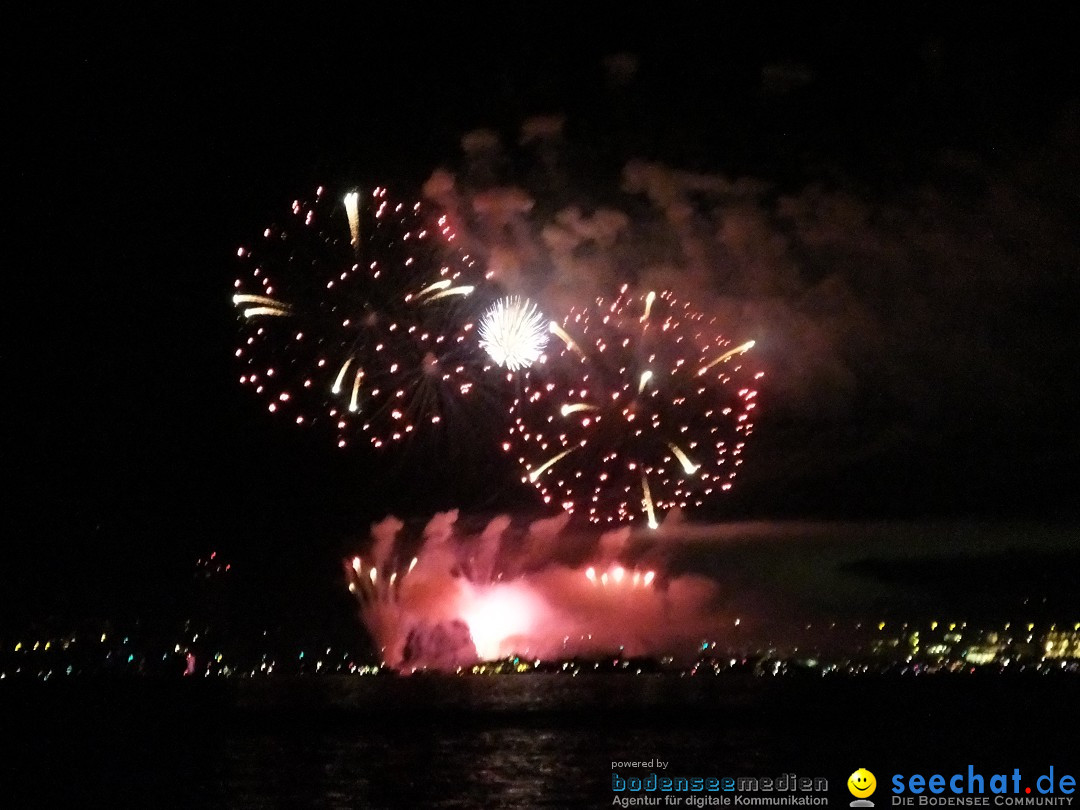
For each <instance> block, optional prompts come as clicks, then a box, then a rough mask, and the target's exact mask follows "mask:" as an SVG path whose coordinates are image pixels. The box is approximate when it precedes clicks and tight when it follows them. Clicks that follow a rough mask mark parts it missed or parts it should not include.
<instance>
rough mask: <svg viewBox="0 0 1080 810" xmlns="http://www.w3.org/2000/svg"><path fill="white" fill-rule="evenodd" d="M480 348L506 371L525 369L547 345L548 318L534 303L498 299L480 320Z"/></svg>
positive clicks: (516, 299)
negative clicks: (546, 318)
mask: <svg viewBox="0 0 1080 810" xmlns="http://www.w3.org/2000/svg"><path fill="white" fill-rule="evenodd" d="M479 333H480V347H481V348H482V349H484V351H486V352H487V353H488V355H489V356H490V357H491V359H492V360H494V361H495V362H496V363H497V364H498V365H500V366H505V367H506V368H507V369H508V370H509V371H517V370H518V369H522V368H528V367H529V366H531V365H532V364H533V363H535V362H536V361H537V360H538V359H539V358H540V355H541V354H542V353H543V351H544V347H545V346H547V341H548V321H547V320H545V318H544V316H543V314H542V313H541V312H540V310H539V309H538V308H537V307H536V305H535V304H532V303H530V302H529V300H528V299H524V300H522V299H521V298H519V297H517V296H511V297H509V298H500V299H499V300H498V301H496V302H495V303H494V304H492V305H491V307H490V308H489V309H488V311H487V312H486V313H484V317H483V318H482V319H481V320H480V327H479Z"/></svg>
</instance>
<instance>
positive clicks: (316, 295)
mask: <svg viewBox="0 0 1080 810" xmlns="http://www.w3.org/2000/svg"><path fill="white" fill-rule="evenodd" d="M455 239H456V236H455V233H454V231H453V229H452V228H451V227H450V225H449V224H448V222H447V218H446V216H445V215H440V214H439V213H438V212H436V211H432V210H430V209H429V208H428V207H427V206H426V205H425V204H423V203H420V202H416V203H410V204H406V203H402V202H395V201H393V200H391V199H390V198H389V196H388V193H387V190H386V189H384V188H376V189H374V191H372V192H371V193H370V194H368V195H366V196H365V195H360V194H358V193H356V192H351V193H349V194H344V195H340V194H334V193H327V191H326V190H325V189H323V188H319V189H318V191H317V192H316V194H315V196H314V198H313V199H312V200H310V201H302V200H297V201H295V202H293V204H292V207H291V211H290V214H289V216H288V217H287V218H286V220H285V222H284V223H283V224H275V225H272V226H270V227H268V228H266V230H265V231H264V232H263V234H262V238H261V239H259V240H257V241H256V242H255V243H254V244H252V245H251V246H250V247H241V248H240V249H239V250H238V256H239V259H240V262H241V264H242V265H243V268H244V271H245V272H243V273H242V274H241V275H240V277H239V278H237V280H236V282H235V284H234V287H235V289H234V296H233V303H234V304H235V306H236V307H237V311H238V314H239V316H240V319H241V322H242V324H243V334H242V342H241V345H240V346H239V347H238V348H237V350H236V356H237V358H239V360H240V361H241V363H242V364H243V371H242V372H241V375H240V382H241V383H242V384H244V385H247V386H251V387H253V388H254V389H255V390H256V391H257V392H258V393H259V394H261V395H263V396H265V397H267V399H268V400H269V401H268V405H267V407H268V409H269V410H270V411H271V412H274V413H282V414H286V415H287V417H288V418H289V419H290V420H291V421H295V422H296V423H297V424H313V423H318V422H322V423H324V424H328V425H330V426H331V428H332V430H333V432H334V433H335V434H336V437H337V443H338V446H339V447H344V446H346V444H347V443H349V442H350V441H352V440H354V439H355V438H360V439H361V440H363V441H365V442H366V443H369V444H370V445H372V446H374V447H383V446H384V445H389V444H393V443H397V442H403V441H405V440H407V439H410V438H412V437H415V436H416V435H417V434H420V433H424V432H425V431H432V430H440V429H442V427H443V423H444V421H445V420H446V419H447V418H448V417H450V416H453V415H454V413H455V412H456V411H458V410H460V409H461V408H462V407H464V406H465V405H466V404H467V403H469V401H470V400H471V399H472V398H473V396H474V394H475V391H476V389H477V388H478V386H479V385H482V382H483V372H484V364H485V363H486V362H487V361H486V358H485V357H484V355H483V353H482V352H479V351H478V350H477V349H476V339H475V333H474V320H473V311H472V309H471V306H472V300H473V293H474V291H475V290H476V288H477V286H478V285H480V284H483V283H484V281H485V277H484V274H483V272H482V270H481V269H480V267H479V265H478V262H477V261H476V260H475V259H474V258H473V257H471V256H469V255H468V254H467V253H465V252H463V251H461V250H458V249H457V248H456V245H455Z"/></svg>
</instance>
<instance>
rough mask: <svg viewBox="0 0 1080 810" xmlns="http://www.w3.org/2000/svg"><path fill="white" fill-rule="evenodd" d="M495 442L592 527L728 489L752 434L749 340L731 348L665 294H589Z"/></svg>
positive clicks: (550, 498) (561, 328)
mask: <svg viewBox="0 0 1080 810" xmlns="http://www.w3.org/2000/svg"><path fill="white" fill-rule="evenodd" d="M550 329H551V332H552V334H554V335H555V336H557V338H558V344H559V350H558V351H556V352H549V355H550V356H549V357H548V358H547V362H544V363H538V364H537V365H535V366H533V367H532V368H530V369H529V370H528V371H526V372H525V380H524V382H523V385H522V389H521V391H520V393H519V396H518V398H517V399H516V400H515V402H514V404H513V407H512V416H513V425H512V427H511V430H510V436H509V439H508V440H507V441H506V442H505V443H504V445H503V449H504V450H506V451H507V452H509V453H512V454H514V456H515V457H516V458H517V460H518V462H519V463H520V464H521V466H522V468H523V471H524V475H523V478H522V480H523V481H526V482H530V483H532V484H533V485H534V486H536V488H537V489H538V490H539V491H540V493H541V495H542V497H543V499H544V501H545V503H554V504H557V505H559V506H561V507H562V508H563V509H564V510H565V511H566V512H568V513H570V514H579V515H583V516H585V517H586V518H587V519H588V520H589V521H591V522H593V523H597V524H616V523H623V522H628V521H633V520H636V519H640V518H642V517H643V518H645V520H646V521H647V522H648V524H649V525H650V526H651V527H653V528H655V527H656V526H657V525H658V520H659V516H660V515H661V514H662V513H663V512H665V511H667V510H670V509H674V508H676V507H679V508H685V507H688V506H697V505H701V504H702V503H703V501H704V499H705V498H707V497H708V496H710V495H712V494H713V493H715V492H719V491H726V490H728V489H730V488H731V486H732V482H733V481H734V479H735V477H736V475H737V471H738V468H739V466H740V465H741V464H742V457H741V456H742V453H743V448H744V446H745V443H746V438H747V437H748V436H749V435H750V434H751V433H752V432H753V421H752V416H753V412H754V409H755V408H756V406H757V402H756V397H757V391H756V390H755V388H754V383H755V381H756V380H758V379H760V377H761V376H762V375H761V373H760V372H759V373H753V372H752V371H750V370H749V369H747V368H746V367H745V360H744V355H745V353H746V352H747V351H749V350H750V349H751V348H752V347H753V341H750V342H746V343H742V344H740V345H735V344H734V343H732V342H731V341H730V340H728V339H727V338H725V337H723V336H722V335H721V334H719V332H718V331H716V324H715V323H714V322H713V320H710V319H709V318H707V317H705V316H704V315H702V314H700V313H697V312H694V311H693V310H692V309H691V308H690V306H689V304H686V303H681V302H678V301H676V300H675V298H674V297H673V296H672V295H671V294H670V293H667V292H663V293H660V294H659V295H657V294H655V293H648V294H647V295H632V294H628V293H627V290H626V288H625V287H624V288H623V289H622V290H621V291H620V294H619V295H618V296H616V297H615V298H614V299H613V300H604V299H597V301H596V305H595V307H593V308H591V309H584V308H575V309H572V310H571V311H570V314H569V315H568V316H567V317H566V318H565V319H564V320H563V322H562V323H561V324H558V323H554V322H553V323H552V324H551V327H550Z"/></svg>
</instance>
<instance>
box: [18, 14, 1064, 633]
mask: <svg viewBox="0 0 1080 810" xmlns="http://www.w3.org/2000/svg"><path fill="white" fill-rule="evenodd" d="M932 8H934V6H932V5H929V4H927V5H920V4H914V5H912V4H907V5H903V6H898V7H896V8H895V10H894V12H893V13H895V15H896V16H894V17H890V16H874V17H859V16H857V15H856V16H848V15H844V16H840V15H836V16H832V17H828V16H826V17H820V16H818V12H816V11H815V10H811V9H808V8H801V9H800V10H798V11H797V12H795V13H794V15H793V14H792V13H791V12H790V11H785V10H782V9H779V8H773V9H771V10H760V11H759V12H756V13H755V14H754V15H753V16H742V17H740V16H739V15H735V14H731V13H728V12H727V11H726V10H725V9H724V6H723V5H720V4H711V3H687V4H679V5H676V6H673V7H670V6H665V7H664V9H663V10H662V11H661V10H660V9H659V8H657V9H656V10H654V11H652V12H640V11H635V12H627V11H626V10H625V8H623V7H620V6H611V7H610V8H609V10H608V11H607V12H606V13H596V14H594V13H590V14H589V15H588V16H587V17H582V16H579V15H578V13H577V12H576V11H575V10H574V7H573V6H559V5H555V6H543V7H541V6H537V7H536V10H535V11H533V12H531V13H526V12H514V13H510V12H508V11H507V10H506V7H505V6H492V7H490V8H488V7H479V8H473V7H468V6H465V7H462V8H461V9H460V10H457V11H453V12H451V11H450V10H443V11H440V12H438V13H437V14H433V13H432V12H429V11H427V10H426V9H425V10H423V11H421V10H419V9H418V10H415V11H413V12H411V13H405V12H402V13H401V14H399V15H389V14H386V13H381V14H377V15H374V16H373V15H371V14H369V13H365V12H362V11H361V10H359V8H358V10H357V11H356V12H355V13H353V14H348V15H342V16H340V17H334V18H333V19H329V18H325V19H315V18H314V15H312V16H311V17H301V16H296V17H289V18H280V17H279V18H273V19H271V18H268V17H256V16H252V17H222V16H214V17H212V18H206V19H201V20H200V19H193V18H184V17H181V16H179V15H178V16H177V17H176V18H175V19H172V20H168V21H165V22H163V23H160V24H151V23H150V22H149V21H146V20H139V19H131V18H116V19H104V18H101V17H93V18H86V19H77V18H72V17H64V18H59V17H57V18H53V19H44V18H41V17H38V18H35V19H29V20H24V21H17V22H13V24H12V25H11V26H10V27H9V30H8V31H7V34H6V36H5V39H7V40H8V41H9V43H10V44H11V47H9V48H6V49H5V50H6V51H7V53H6V54H5V57H4V61H5V63H6V67H5V73H6V75H7V82H6V85H7V87H6V92H5V94H4V95H5V100H4V104H3V106H4V111H5V115H4V118H5V120H6V124H5V127H4V128H5V131H6V134H7V137H6V138H5V141H6V147H5V154H4V163H5V172H4V175H5V177H6V179H7V180H8V184H7V194H6V202H7V205H6V206H5V207H6V211H7V213H6V215H5V217H4V222H5V225H6V227H5V232H4V243H5V246H6V247H7V250H5V259H4V266H5V268H6V271H7V272H6V274H5V275H6V290H7V296H6V302H5V303H6V307H5V308H6V314H7V317H6V318H5V319H4V323H5V327H4V334H5V339H4V341H3V344H2V346H0V356H2V358H3V366H4V380H5V390H4V396H3V432H2V445H0V446H2V453H3V459H4V462H5V465H4V466H5V467H6V470H7V473H8V474H7V476H5V477H6V484H5V486H4V490H3V523H4V531H3V534H4V538H5V540H4V543H5V551H4V558H3V559H4V562H3V564H2V565H0V587H2V588H3V591H4V601H3V605H4V611H3V612H4V613H6V614H7V615H8V616H9V617H11V618H12V620H13V621H14V622H16V623H18V622H21V621H27V620H30V619H32V618H34V617H39V616H42V615H51V614H62V615H75V616H77V615H79V614H80V612H86V613H88V614H104V613H108V612H110V611H116V610H117V609H119V608H120V607H123V608H124V609H126V610H133V611H138V610H139V609H150V607H148V606H152V605H154V604H157V603H159V602H160V601H162V600H167V599H168V598H169V593H170V591H169V589H170V587H171V585H170V583H172V582H175V581H179V580H182V579H183V578H184V577H185V576H189V574H190V570H191V566H192V565H193V563H194V560H195V558H196V557H198V556H199V555H201V554H205V553H206V552H208V551H209V550H211V549H221V550H222V551H223V553H227V554H229V555H231V556H232V557H233V558H235V559H237V560H239V561H241V562H242V564H243V567H246V569H247V570H248V571H251V572H256V573H254V574H252V576H256V577H257V578H258V581H259V582H260V583H262V585H261V586H260V590H261V591H263V592H266V591H272V592H274V593H276V594H278V595H279V596H280V600H281V602H282V603H286V604H287V603H288V602H289V600H290V598H291V597H290V594H292V593H306V591H305V590H304V589H305V587H307V586H305V585H304V584H303V583H304V582H309V583H310V582H322V581H323V580H322V579H320V577H323V576H324V575H325V574H326V572H328V571H329V572H333V571H334V570H336V566H337V560H338V558H339V556H340V555H341V554H342V553H344V552H345V550H346V549H348V548H350V547H351V546H350V543H355V542H356V541H358V540H359V539H361V538H362V537H363V536H364V535H365V533H366V526H367V524H368V523H369V522H370V521H371V520H372V519H375V518H378V517H381V516H382V515H384V514H385V513H386V512H387V511H389V510H394V511H396V512H398V513H404V512H408V511H409V510H410V509H411V510H413V512H414V514H417V515H423V514H426V513H429V512H430V511H431V510H433V509H436V508H446V507H449V506H455V505H460V506H461V507H462V508H463V509H472V510H476V511H486V512H494V511H497V510H509V511H515V512H519V513H522V514H528V513H538V509H537V505H536V503H535V501H534V500H531V499H530V493H528V492H522V491H521V490H519V489H517V488H515V487H514V486H513V485H511V484H509V483H501V482H498V481H494V482H492V481H490V480H489V482H488V483H487V485H486V486H483V487H479V488H478V487H477V485H476V482H475V480H474V479H473V478H470V477H469V476H468V475H461V476H458V475H455V474H454V468H453V464H452V462H451V461H450V460H446V459H443V460H435V461H432V462H431V463H432V465H433V466H432V467H431V468H430V469H429V470H428V473H429V474H428V475H427V476H426V477H425V478H424V479H423V480H422V481H420V480H419V479H415V478H411V477H410V475H409V473H408V471H407V470H402V469H400V468H394V469H393V470H392V471H393V474H392V475H391V474H388V470H390V469H391V466H390V465H388V464H387V462H385V461H380V460H378V459H376V458H374V457H372V456H370V455H366V454H365V453H363V452H360V451H356V452H346V453H341V452H338V451H336V450H335V448H334V447H333V443H332V442H331V441H330V440H329V437H324V436H317V435H313V434H311V433H304V432H302V431H297V430H294V429H291V428H290V427H289V426H288V425H286V424H284V423H282V422H280V421H275V420H274V419H272V418H269V415H268V414H267V412H266V409H265V406H264V405H263V404H262V403H261V402H260V401H258V400H257V399H256V398H255V397H254V396H253V395H251V392H250V391H248V390H244V389H243V388H241V387H240V386H239V385H237V383H236V377H237V367H236V365H235V363H234V358H233V356H232V350H233V348H234V344H235V342H236V340H237V336H238V327H237V322H236V317H235V312H234V310H233V308H232V306H231V304H230V300H229V296H230V295H231V289H232V287H231V285H232V280H233V278H234V277H235V276H236V272H237V270H236V262H235V253H236V247H237V245H239V244H241V243H243V242H244V241H246V240H248V239H250V238H251V237H252V236H253V235H254V234H257V233H259V232H261V230H262V228H263V227H264V226H265V225H266V224H267V223H268V222H269V221H270V220H272V219H273V218H275V217H278V216H280V215H281V214H282V213H283V212H284V211H285V210H286V209H287V206H288V205H289V203H290V202H291V201H292V200H293V199H294V198H296V197H297V196H301V195H305V194H308V193H310V191H311V190H312V189H313V188H314V187H315V186H317V185H318V184H320V183H333V184H346V183H357V184H368V185H370V184H383V185H387V186H390V187H391V188H394V189H401V190H402V193H405V194H413V195H419V194H420V191H421V187H422V185H423V184H424V183H425V181H427V180H428V179H429V178H430V177H431V176H432V173H433V172H434V171H435V170H437V169H440V168H441V169H444V170H446V171H447V172H450V173H452V174H454V175H455V176H456V177H458V178H459V180H462V182H468V183H471V184H472V188H473V190H474V191H476V190H477V189H481V190H482V189H483V187H485V186H486V187H488V188H507V187H518V188H525V189H528V190H529V191H530V193H531V194H532V195H533V197H534V198H535V199H536V202H537V206H536V209H535V211H534V214H533V215H534V216H535V217H536V218H537V219H539V218H540V217H542V216H547V213H545V212H550V217H549V219H551V218H553V217H554V216H555V214H556V213H557V212H558V211H559V210H562V209H564V208H566V207H567V206H569V205H575V204H576V205H578V206H580V208H581V209H582V210H584V211H586V212H589V211H595V210H596V209H597V208H603V207H612V206H616V205H618V206H622V207H623V209H624V210H631V211H633V210H635V209H634V208H633V206H634V205H640V200H641V199H642V195H641V194H638V195H637V197H636V198H635V199H637V200H638V203H634V202H633V201H632V200H631V199H630V196H632V194H631V195H628V192H626V191H625V188H624V178H623V175H622V172H623V169H624V167H625V166H626V165H627V164H628V163H629V162H630V161H632V160H637V161H642V162H645V163H648V164H649V165H652V166H659V167H663V171H664V172H673V173H678V172H683V173H689V175H693V176H695V177H706V176H707V177H721V176H722V177H725V178H728V179H729V180H736V179H738V178H744V179H754V180H757V181H761V183H763V184H765V185H767V187H768V188H767V190H765V191H762V192H760V193H756V194H752V195H750V199H749V201H747V200H743V201H741V202H740V203H739V206H736V207H737V208H738V212H737V213H739V215H740V216H735V214H734V213H732V212H733V211H734V210H735V209H734V208H733V207H731V206H732V205H733V204H731V203H730V202H724V203H723V205H725V206H729V207H727V208H724V209H723V211H720V210H719V206H720V205H721V203H717V202H716V201H715V200H709V201H705V202H702V204H701V205H702V209H703V210H704V211H707V213H708V216H709V217H712V219H710V220H709V222H726V223H736V225H735V226H732V227H736V231H737V232H736V233H732V232H725V233H726V235H725V236H724V237H723V239H721V240H720V241H722V242H723V243H724V245H725V249H726V250H728V251H729V254H730V255H729V254H725V256H726V257H727V258H726V260H725V261H729V262H730V264H724V263H723V262H720V263H719V264H717V268H718V269H717V270H716V275H715V276H714V277H713V278H711V279H710V280H709V284H710V288H711V289H710V290H709V294H710V295H711V296H712V298H711V299H708V300H710V301H711V302H713V303H715V306H716V307H717V309H718V311H721V312H723V313H726V314H731V313H740V317H741V318H745V322H746V323H747V324H749V325H750V327H751V328H753V329H754V330H755V334H757V335H759V340H760V342H761V344H762V348H761V351H762V357H763V361H764V362H765V363H766V365H767V367H768V368H769V371H770V374H769V376H768V377H767V379H766V383H765V385H763V388H762V397H761V398H762V402H763V407H762V411H763V416H762V417H761V418H760V419H759V421H758V429H757V432H756V435H755V436H754V439H755V441H754V442H753V443H752V445H751V446H750V447H749V448H748V460H747V463H746V472H745V475H744V479H743V480H742V481H741V482H740V484H739V485H738V486H737V487H736V490H735V492H733V493H732V494H731V496H729V497H726V498H722V499H718V500H717V501H715V502H713V503H711V504H710V506H709V509H708V510H706V511H705V512H704V513H703V515H702V516H703V517H705V518H708V519H712V520H725V519H734V518H739V519H747V518H750V519H770V518H783V517H830V518H858V519H862V518H871V519H878V520H888V519H898V518H904V519H906V518H922V517H948V516H957V517H966V518H980V519H990V520H998V519H1013V518H1023V519H1035V520H1059V519H1069V518H1074V517H1075V480H1076V475H1075V472H1074V470H1075V464H1076V460H1077V458H1078V450H1080V448H1078V445H1077V439H1076V430H1075V418H1076V417H1075V414H1076V401H1077V400H1076V395H1077V392H1078V391H1080V386H1077V371H1076V369H1077V361H1076V347H1077V346H1078V345H1080V342H1078V339H1080V330H1078V328H1077V323H1078V320H1077V318H1076V314H1075V312H1076V304H1077V302H1078V300H1080V296H1078V295H1077V293H1078V289H1077V287H1078V281H1077V278H1078V274H1077V268H1078V265H1080V235H1078V234H1080V231H1078V229H1077V222H1080V219H1078V218H1077V213H1078V212H1080V205H1078V202H1080V200H1078V194H1080V148H1078V147H1080V92H1078V91H1080V88H1078V81H1077V80H1078V78H1080V75H1078V74H1080V70H1078V64H1077V56H1076V54H1077V53H1078V50H1077V48H1076V43H1075V41H1074V35H1073V34H1072V33H1070V31H1069V30H1068V29H1069V27H1068V26H1066V25H1064V24H1062V22H1061V21H1059V20H1055V19H1053V18H1052V17H1051V16H1050V15H1049V14H1044V16H1042V17H1034V18H1033V17H1024V18H1023V19H1018V18H1017V17H1016V16H1015V14H1016V10H1015V9H1013V11H1012V12H1010V13H1008V14H1006V13H1004V12H1001V13H1000V16H996V17H995V16H994V15H993V14H992V13H987V12H980V15H979V18H978V19H973V18H968V17H964V16H961V15H956V16H955V17H953V18H942V17H938V16H937V15H936V13H934V12H932V11H931V9H932ZM485 9H486V10H485ZM1028 13H1031V12H1030V10H1029V12H1028ZM878 14H879V15H880V12H878ZM534 116H563V117H564V122H565V123H564V125H563V130H562V134H561V135H560V137H559V139H558V144H557V147H552V150H553V152H554V153H555V154H554V157H552V156H551V152H547V153H545V152H544V151H543V150H536V149H530V148H526V147H523V146H522V145H521V144H520V143H519V136H520V132H521V127H522V125H523V124H524V123H525V122H526V121H527V120H529V119H530V118H532V117H534ZM481 129H484V130H488V131H490V132H492V133H495V134H496V135H498V136H499V138H500V140H501V141H502V142H503V143H504V144H506V148H505V149H504V150H503V151H502V152H500V153H499V154H498V155H497V156H496V158H492V157H491V156H490V155H488V156H480V157H478V156H477V155H476V153H475V152H471V153H468V154H466V153H465V152H463V148H462V140H463V137H464V136H466V134H467V133H470V132H475V131H477V130H481ZM545 155H546V156H547V157H548V158H550V159H551V160H553V161H555V163H556V164H557V167H558V171H549V172H548V173H547V174H545V167H544V164H543V159H544V157H545ZM547 168H550V166H548V167H547ZM665 176H667V175H665ZM682 176H686V175H685V174H684V175H682ZM552 177H555V178H557V179H558V182H554V181H552V179H551V178H552ZM537 178H539V180H537ZM545 183H547V185H544V184H545ZM710 206H716V208H710ZM652 213H655V212H652ZM699 213H701V212H699ZM644 216H645V215H644V214H643V217H644ZM702 216H704V214H702ZM740 217H741V218H740ZM654 219H655V218H654ZM650 221H652V220H650ZM703 221H704V220H703ZM631 222H632V224H637V222H638V220H637V219H636V215H634V214H632V215H631ZM739 223H741V224H742V226H743V227H742V228H741V229H739V228H738V227H737V226H738V224H739ZM639 232H640V231H639ZM777 240H779V241H777ZM777 245H780V246H779V247H777ZM718 261H719V260H718ZM676 272H678V267H676ZM781 326H783V327H784V329H786V330H787V331H783V329H781V328H780V327H781ZM770 329H771V330H772V331H768V330H770ZM429 461H430V460H429ZM440 464H444V465H445V466H439V465H440ZM432 470H434V472H432Z"/></svg>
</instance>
